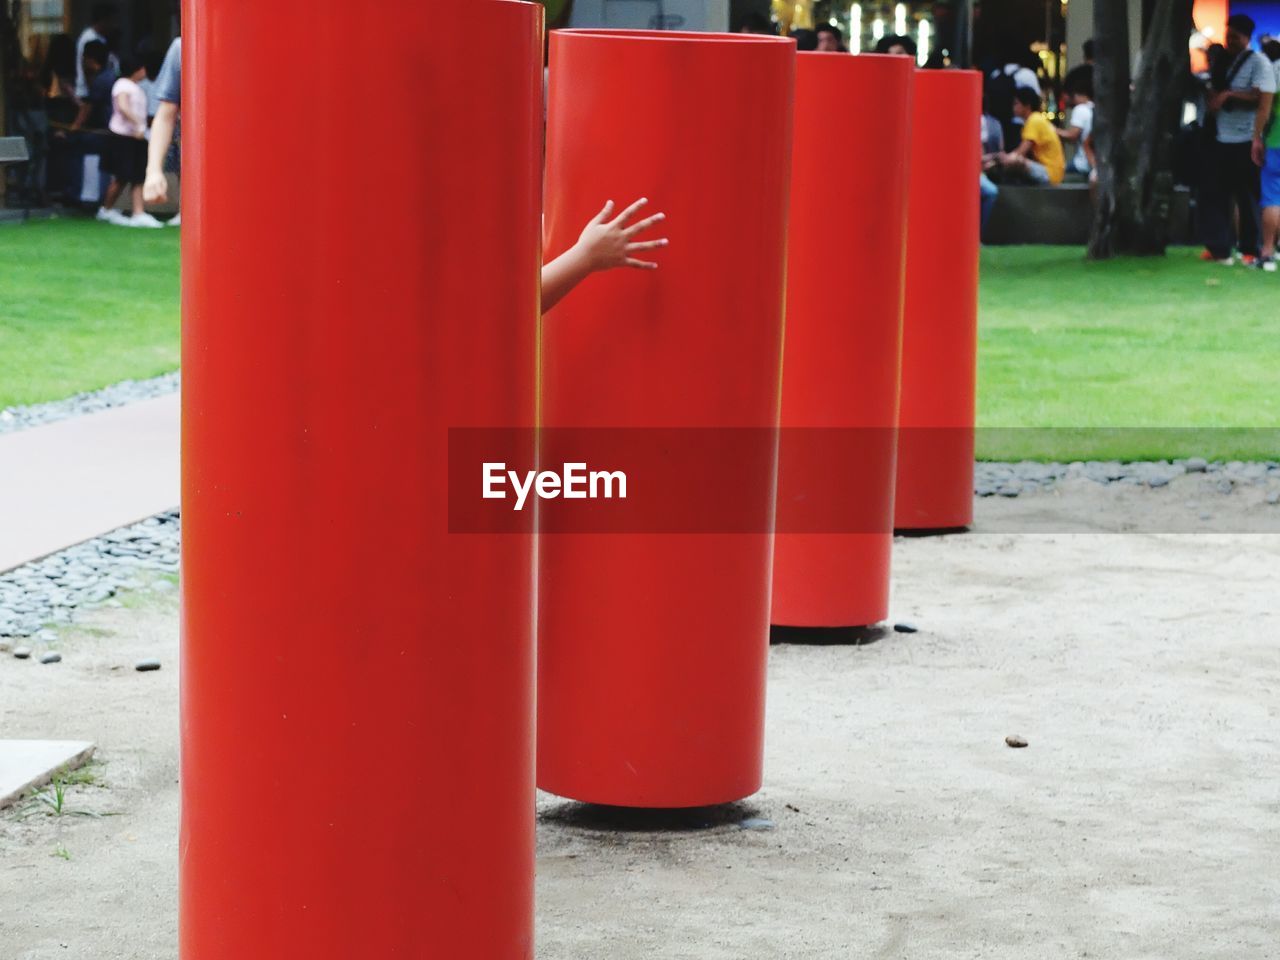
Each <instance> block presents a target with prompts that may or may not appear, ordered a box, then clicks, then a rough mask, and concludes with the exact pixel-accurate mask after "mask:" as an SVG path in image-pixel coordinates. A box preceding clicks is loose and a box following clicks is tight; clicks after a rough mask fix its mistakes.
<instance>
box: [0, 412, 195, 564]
mask: <svg viewBox="0 0 1280 960" xmlns="http://www.w3.org/2000/svg"><path fill="white" fill-rule="evenodd" d="M178 437H179V418H178V394H176V393H175V394H173V395H171V396H165V397H158V398H156V399H154V400H142V401H139V402H137V403H131V404H128V405H127V406H123V407H117V408H116V409H114V410H106V411H103V412H102V413H94V414H90V415H88V416H82V417H73V418H71V419H69V420H61V421H59V422H57V423H52V424H49V425H48V426H44V427H33V428H31V429H29V430H19V431H17V432H14V433H9V434H5V435H3V436H0V571H4V570H9V569H12V568H13V567H16V566H19V565H21V564H23V563H27V562H29V561H31V560H36V559H39V558H40V557H43V556H47V555H48V554H50V553H54V552H56V551H58V550H62V549H64V548H66V547H69V546H72V545H73V544H77V543H81V542H82V541H85V540H89V539H92V538H93V537H96V536H99V535H101V534H103V533H106V532H108V531H110V530H114V529H116V528H117V527H122V526H125V525H126V524H129V523H134V522H136V521H138V520H141V519H143V518H145V517H150V516H153V515H154V514H157V513H161V512H163V511H165V510H172V509H173V508H174V507H176V506H177V505H178V490H179V487H178V471H179V462H180V461H179V452H178Z"/></svg>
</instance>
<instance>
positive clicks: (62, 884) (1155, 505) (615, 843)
mask: <svg viewBox="0 0 1280 960" xmlns="http://www.w3.org/2000/svg"><path fill="white" fill-rule="evenodd" d="M1130 495H1132V496H1140V497H1143V498H1145V499H1143V500H1142V501H1141V503H1140V505H1139V506H1140V508H1141V509H1139V513H1141V512H1142V511H1144V510H1145V511H1146V513H1145V514H1144V515H1143V516H1144V519H1143V523H1144V525H1145V526H1144V529H1158V528H1160V527H1161V525H1162V524H1163V522H1164V520H1165V519H1167V518H1165V517H1164V516H1163V514H1162V511H1163V512H1165V513H1168V514H1169V516H1170V517H1172V516H1174V515H1175V514H1179V515H1180V514H1181V513H1183V512H1185V511H1186V510H1188V509H1190V510H1192V511H1194V512H1195V516H1196V517H1197V518H1198V517H1199V516H1200V514H1201V513H1203V512H1205V508H1203V507H1201V506H1200V505H1197V504H1196V503H1195V502H1194V501H1195V499H1196V498H1195V497H1192V501H1191V503H1192V505H1191V506H1188V499H1187V498H1188V488H1183V489H1178V485H1177V484H1175V485H1174V488H1172V489H1165V490H1159V491H1145V490H1144V491H1136V490H1135V491H1124V496H1126V497H1128V496H1130ZM1206 496H1207V495H1206ZM1214 496H1217V499H1215V500H1213V502H1212V510H1213V512H1214V514H1215V515H1216V516H1217V517H1219V518H1232V519H1233V520H1234V521H1239V523H1240V525H1241V526H1242V527H1248V526H1249V524H1248V523H1247V522H1246V520H1247V515H1248V512H1250V511H1257V510H1259V509H1261V508H1260V507H1259V506H1258V505H1257V503H1256V502H1253V501H1251V500H1247V499H1246V498H1235V497H1232V496H1219V495H1216V494H1215V495H1214ZM1114 500H1115V498H1114V497H1111V498H1110V499H1108V498H1107V497H1106V496H1105V491H1104V492H1103V493H1101V494H1099V492H1098V490H1092V489H1088V488H1082V489H1081V490H1080V491H1078V492H1076V493H1072V492H1071V491H1069V490H1068V491H1066V492H1059V493H1055V494H1044V495H1037V496H1035V497H1028V498H1021V499H1020V500H1017V501H1003V500H988V501H983V502H982V503H981V505H980V517H981V520H980V522H981V523H983V524H985V525H987V526H988V527H989V528H990V527H1000V526H1001V525H1007V526H1009V527H1011V528H1015V529H1016V528H1019V527H1020V526H1021V525H1022V524H1023V523H1024V522H1028V518H1031V519H1035V520H1038V521H1044V522H1047V523H1048V525H1049V526H1058V527H1061V528H1062V529H1075V526H1072V525H1073V524H1076V525H1078V526H1079V527H1080V528H1082V529H1088V528H1089V527H1090V526H1095V525H1099V524H1101V525H1104V526H1105V525H1106V524H1104V523H1102V520H1104V519H1106V518H1105V516H1104V515H1105V514H1106V513H1107V506H1108V503H1114ZM1127 509H1130V507H1126V510H1127ZM1133 509H1138V508H1133ZM1271 509H1273V510H1280V508H1276V507H1272V508H1271ZM1242 517H1245V518H1246V520H1242V519H1241V518H1242ZM898 547H899V548H898V552H897V556H896V561H895V563H896V566H895V573H896V588H895V603H894V608H895V609H894V614H895V617H897V618H899V619H907V620H911V621H913V622H914V623H916V624H917V625H918V626H919V627H920V631H921V632H919V633H917V634H912V635H905V634H889V635H887V636H885V637H884V638H883V639H881V640H879V641H878V642H875V643H871V644H869V645H864V646H816V645H815V646H805V645H781V646H775V647H774V648H773V650H772V655H771V664H770V682H771V689H770V701H769V704H770V705H769V721H770V726H769V730H770V733H769V740H768V767H767V773H766V784H765V788H764V789H763V790H762V791H761V792H760V793H759V794H758V795H756V796H755V797H752V798H751V799H750V800H748V801H746V802H744V803H742V804H739V805H735V806H733V807H729V808H727V809H724V810H718V811H712V812H710V813H698V814H695V815H691V816H690V815H684V816H673V815H665V816H648V817H641V816H636V815H628V816H624V815H621V814H618V813H611V812H608V811H600V810H596V809H592V808H586V807H582V806H580V805H577V804H572V803H566V802H563V801H559V800H557V799H555V798H552V797H547V796H542V797H540V798H539V801H538V810H539V818H540V819H539V863H538V867H539V875H538V910H539V919H538V956H539V957H540V958H542V960H569V958H574V960H578V958H591V960H595V958H611V960H612V958H617V960H639V958H646V960H649V958H699V960H743V958H753V960H754V958H769V960H774V958H846V957H848V958H859V960H861V958H912V960H917V958H1028V957H1035V958H1058V957H1098V958H1124V960H1138V958H1151V960H1157V958H1159V960H1168V958H1183V957H1196V958H1199V957H1205V958H1208V957H1214V958H1223V960H1226V958H1231V960H1238V958H1255V957H1273V956H1280V870H1277V867H1276V864H1277V862H1278V860H1280V723H1277V718H1278V716H1280V601H1277V596H1278V590H1277V587H1278V586H1280V536H1275V535H1270V534H1268V535H1245V534H1231V535H1223V534H1197V535H1171V534H1151V533H1127V534H1097V533H1058V534H1025V533H1023V534H1009V533H985V534H984V533H971V534H968V535H962V536H952V537H945V538H930V539H908V540H903V541H900V542H899V545H898ZM176 633H177V624H176V601H175V600H174V598H173V596H172V595H166V596H161V597H153V598H150V599H147V600H145V601H144V602H142V603H141V604H140V605H139V606H137V607H136V608H134V609H124V610H103V611H99V612H98V613H96V614H94V615H93V617H92V619H91V621H90V622H89V624H88V626H87V628H85V629H81V630H79V631H78V632H76V633H75V635H74V636H69V637H68V638H66V639H65V640H64V641H63V642H62V648H63V649H64V650H65V651H67V652H68V656H67V659H66V660H65V661H64V662H63V663H62V664H59V665H57V666H56V667H55V666H47V667H42V666H39V665H36V664H33V663H31V662H27V663H21V662H18V661H15V660H13V659H12V658H10V657H7V656H6V657H3V658H0V730H2V731H3V734H2V735H3V736H9V737H39V736H53V737H59V738H85V739H91V740H95V741H96V742H97V743H98V744H99V760H98V762H97V763H96V764H95V765H94V767H93V768H92V769H91V771H90V772H91V774H92V775H93V777H94V779H95V781H96V782H95V783H93V784H85V785H81V786H75V787H72V788H71V789H70V792H69V795H68V798H67V801H66V810H67V811H69V812H66V813H64V815H63V816H61V817H53V816H48V815H46V813H45V811H44V810H43V809H42V808H41V805H40V804H38V803H35V804H33V803H28V804H27V805H25V806H23V807H19V808H17V809H16V810H10V811H7V812H5V813H3V814H0V960H35V958H40V960H44V958H54V957H57V958H68V960H71V958H83V960H115V958H122V960H123V958H129V960H139V958H142V960H150V958H171V957H174V956H175V953H176V950H175V946H174V944H175V916H174V903H175V884H176V872H177V870H176V852H175V846H176V845H175V836H176V829H177V798H178V793H177V783H176V743H177V687H176V679H177V678H176V674H175V670H174V669H173V666H174V664H175V662H176V652H177V639H176ZM144 655H154V656H159V657H160V658H161V659H162V660H163V661H164V663H165V669H163V670H162V671H161V672H159V673H150V674H138V673H135V672H134V671H133V670H132V664H133V662H134V660H135V659H136V658H138V657H140V656H144ZM1015 733H1016V734H1021V735H1022V736H1024V737H1025V738H1026V739H1027V740H1028V741H1029V742H1030V746H1029V747H1028V748H1027V749H1022V750H1014V749H1010V748H1009V747H1007V746H1006V745H1005V737H1006V735H1009V734H1015ZM76 812H83V813H96V814H109V815H103V816H83V815H77V813H76ZM747 818H760V819H763V820H765V821H767V822H766V823H764V824H758V825H756V826H758V827H762V828H763V829H744V828H743V827H742V826H740V823H741V821H743V820H744V819H747ZM423 950H424V954H423V955H424V956H428V955H430V948H429V945H427V944H424V945H423ZM246 960H257V958H246ZM264 960H265V958H264ZM273 960H274V958H273ZM299 960H303V958H299ZM449 960H467V958H449Z"/></svg>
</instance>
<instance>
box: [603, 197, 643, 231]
mask: <svg viewBox="0 0 1280 960" xmlns="http://www.w3.org/2000/svg"><path fill="white" fill-rule="evenodd" d="M648 202H649V198H648V197H641V198H640V199H639V200H637V201H636V202H635V203H633V204H632V205H631V206H629V207H627V209H625V210H623V211H622V212H621V213H620V214H618V216H617V217H615V218H614V221H613V223H612V224H611V226H614V227H624V226H626V224H627V221H628V220H630V219H631V218H632V217H634V216H635V215H636V214H637V213H639V212H640V211H641V210H643V209H644V207H645V204H647V203H648Z"/></svg>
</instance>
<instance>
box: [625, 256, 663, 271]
mask: <svg viewBox="0 0 1280 960" xmlns="http://www.w3.org/2000/svg"><path fill="white" fill-rule="evenodd" d="M623 263H625V264H626V265H627V266H628V267H632V268H633V269H635V270H657V269H658V265H657V264H656V263H651V262H650V261H648V260H637V259H635V258H634V257H627V259H626V260H624V261H623Z"/></svg>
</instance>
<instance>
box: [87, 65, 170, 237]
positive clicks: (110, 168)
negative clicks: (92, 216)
mask: <svg viewBox="0 0 1280 960" xmlns="http://www.w3.org/2000/svg"><path fill="white" fill-rule="evenodd" d="M120 70H121V73H122V74H123V75H122V76H121V77H120V79H118V80H117V81H116V82H115V84H114V85H113V86H112V88H111V104H112V113H111V120H110V123H109V126H108V129H109V130H110V133H109V134H108V135H107V142H106V144H105V146H104V147H103V151H102V160H103V163H102V167H103V169H104V170H105V171H106V172H107V173H110V174H111V185H110V186H109V187H107V194H106V197H105V198H104V199H103V201H102V206H101V207H100V208H99V209H98V214H97V218H98V219H99V220H102V221H105V222H106V223H114V224H117V225H119V226H126V227H163V226H164V224H163V223H161V222H160V221H159V220H157V219H156V218H155V217H153V216H151V214H149V213H147V212H146V211H145V210H144V209H143V199H142V184H143V183H144V182H145V181H146V179H147V95H146V93H145V92H144V91H143V89H142V87H140V86H139V85H138V84H139V81H141V80H142V79H143V78H144V77H146V75H147V68H146V67H145V66H144V65H143V64H142V61H141V60H138V59H135V58H133V57H125V58H122V60H121V63H120ZM126 189H128V190H129V192H130V198H129V199H130V203H131V205H132V208H133V216H131V217H126V216H123V215H122V214H120V213H118V212H117V211H116V209H115V206H116V203H117V202H118V201H119V199H120V195H121V194H122V193H124V191H125V190H126Z"/></svg>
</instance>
